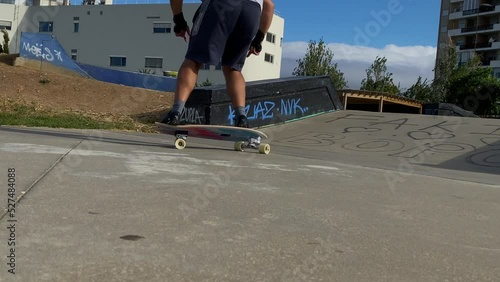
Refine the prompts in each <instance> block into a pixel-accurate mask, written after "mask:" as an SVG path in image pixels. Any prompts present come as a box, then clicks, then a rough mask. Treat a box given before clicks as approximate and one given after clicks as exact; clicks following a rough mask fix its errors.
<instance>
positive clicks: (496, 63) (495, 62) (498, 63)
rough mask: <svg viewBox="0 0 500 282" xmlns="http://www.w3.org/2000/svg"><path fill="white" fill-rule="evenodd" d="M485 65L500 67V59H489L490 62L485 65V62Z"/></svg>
mask: <svg viewBox="0 0 500 282" xmlns="http://www.w3.org/2000/svg"><path fill="white" fill-rule="evenodd" d="M483 65H484V66H490V67H492V68H500V60H491V61H489V64H487V65H485V64H483Z"/></svg>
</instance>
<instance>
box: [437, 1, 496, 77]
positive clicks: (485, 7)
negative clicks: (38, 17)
mask: <svg viewBox="0 0 500 282" xmlns="http://www.w3.org/2000/svg"><path fill="white" fill-rule="evenodd" d="M448 42H451V43H452V44H453V45H455V48H456V50H457V52H458V54H459V62H460V63H465V62H467V61H468V60H469V59H470V58H471V57H472V56H473V55H474V54H477V55H479V57H480V58H481V61H482V64H483V66H489V67H492V68H493V73H494V75H495V77H497V78H500V0H442V1H441V18H440V22H439V36H438V51H437V58H440V57H441V56H442V54H443V48H444V47H445V46H446V44H447V43H448Z"/></svg>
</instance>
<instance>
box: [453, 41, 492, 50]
mask: <svg viewBox="0 0 500 282" xmlns="http://www.w3.org/2000/svg"><path fill="white" fill-rule="evenodd" d="M491 47H492V43H491V42H483V43H477V44H464V45H460V50H470V49H480V48H491Z"/></svg>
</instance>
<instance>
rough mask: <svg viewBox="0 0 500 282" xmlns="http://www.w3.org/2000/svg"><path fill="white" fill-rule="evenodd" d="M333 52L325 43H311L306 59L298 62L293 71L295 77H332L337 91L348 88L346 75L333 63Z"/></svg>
mask: <svg viewBox="0 0 500 282" xmlns="http://www.w3.org/2000/svg"><path fill="white" fill-rule="evenodd" d="M333 56H334V55H333V52H332V51H331V50H330V49H329V48H328V46H327V45H326V44H325V42H324V41H323V38H321V39H320V40H319V42H315V41H312V40H311V41H310V42H309V46H308V48H307V52H306V54H305V56H304V58H302V59H299V60H297V63H298V65H297V67H295V68H294V70H293V73H292V74H293V75H295V76H322V75H327V76H330V77H331V79H332V82H333V86H334V87H335V89H343V88H345V87H346V86H347V81H346V80H345V78H344V73H343V72H340V71H339V69H338V63H335V64H334V63H332V60H333Z"/></svg>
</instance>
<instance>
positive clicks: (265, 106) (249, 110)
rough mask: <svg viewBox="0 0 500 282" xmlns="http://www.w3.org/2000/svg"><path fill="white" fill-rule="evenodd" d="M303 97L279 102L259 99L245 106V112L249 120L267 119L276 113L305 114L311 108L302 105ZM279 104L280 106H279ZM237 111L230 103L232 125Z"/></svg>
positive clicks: (230, 121) (284, 114) (229, 117)
mask: <svg viewBox="0 0 500 282" xmlns="http://www.w3.org/2000/svg"><path fill="white" fill-rule="evenodd" d="M300 100H301V99H295V98H293V99H280V100H279V101H278V103H276V102H275V101H259V102H256V103H250V104H248V105H246V107H245V113H246V115H247V117H248V119H249V120H258V119H261V120H266V119H272V118H274V117H275V113H277V115H280V114H279V112H281V115H280V116H291V115H297V114H301V115H302V114H305V113H306V112H307V111H308V110H309V109H308V108H307V107H303V106H301V105H300ZM277 105H279V107H277ZM235 117H236V115H235V111H234V109H233V107H232V106H231V105H229V115H228V120H229V123H230V124H231V125H233V124H234V119H235Z"/></svg>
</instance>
